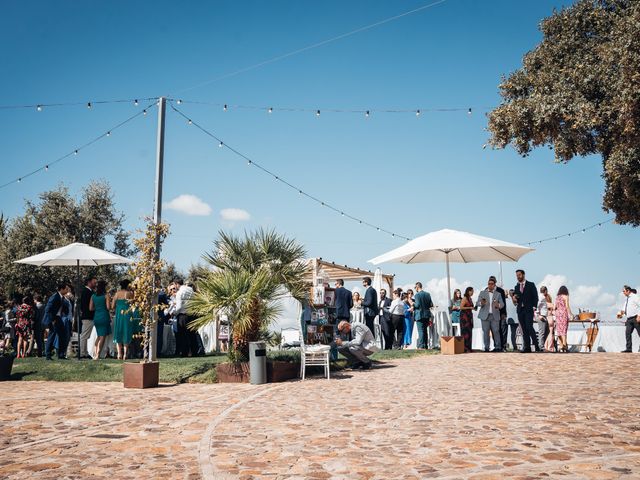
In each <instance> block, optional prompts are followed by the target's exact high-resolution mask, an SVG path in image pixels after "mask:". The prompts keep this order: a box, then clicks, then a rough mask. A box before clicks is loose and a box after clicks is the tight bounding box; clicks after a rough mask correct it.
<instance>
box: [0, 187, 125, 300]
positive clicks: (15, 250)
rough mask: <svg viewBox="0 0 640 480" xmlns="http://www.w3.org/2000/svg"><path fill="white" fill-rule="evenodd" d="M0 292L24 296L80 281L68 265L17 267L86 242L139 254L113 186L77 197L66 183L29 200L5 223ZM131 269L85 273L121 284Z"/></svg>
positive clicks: (88, 189) (121, 252)
mask: <svg viewBox="0 0 640 480" xmlns="http://www.w3.org/2000/svg"><path fill="white" fill-rule="evenodd" d="M1 223H2V228H0V234H1V235H2V239H1V241H0V290H1V291H2V293H3V294H5V295H13V294H14V293H16V292H18V293H20V292H26V291H31V292H34V293H35V292H37V293H41V294H45V295H46V294H49V293H51V292H54V291H55V287H56V283H57V282H58V281H60V280H65V279H66V280H69V279H71V278H74V276H75V274H74V271H73V270H72V269H70V268H66V267H53V268H45V267H34V266H31V265H22V264H16V263H13V262H14V261H15V260H18V259H20V258H24V257H28V256H31V255H35V254H38V253H42V252H44V251H47V250H51V249H53V248H58V247H63V246H65V245H68V244H69V243H71V242H83V243H87V244H89V245H91V246H93V247H97V248H102V249H106V250H110V251H112V252H114V253H117V254H118V255H122V256H125V257H129V256H131V255H132V254H133V251H132V249H131V247H130V243H129V233H128V232H127V231H126V230H125V229H124V214H122V213H120V212H118V211H117V210H116V207H115V204H114V201H113V195H112V193H111V187H110V186H109V184H108V183H106V182H101V181H96V182H91V183H89V184H88V185H87V186H86V187H85V188H84V189H83V190H82V192H81V194H80V198H79V199H76V198H74V197H73V196H72V195H71V194H70V193H69V189H68V188H67V187H65V186H64V185H60V186H59V187H57V188H56V189H54V190H50V191H47V192H43V193H41V194H40V196H39V199H38V201H36V202H33V201H30V200H26V201H25V212H24V214H23V215H22V216H19V217H15V218H13V219H11V220H9V221H8V222H6V223H5V222H4V220H3V221H2V222H1ZM125 268H126V267H122V266H117V265H113V266H111V265H110V266H103V267H96V268H93V269H89V268H86V267H83V270H82V274H83V275H98V276H100V277H101V278H104V279H105V280H107V281H108V282H109V283H110V285H112V286H113V285H115V282H116V281H117V280H118V279H119V276H120V275H121V274H122V273H123V272H124V269H125Z"/></svg>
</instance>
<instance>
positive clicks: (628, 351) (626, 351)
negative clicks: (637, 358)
mask: <svg viewBox="0 0 640 480" xmlns="http://www.w3.org/2000/svg"><path fill="white" fill-rule="evenodd" d="M620 353H633V352H632V351H631V350H622V351H621V352H620Z"/></svg>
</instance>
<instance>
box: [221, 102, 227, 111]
mask: <svg viewBox="0 0 640 480" xmlns="http://www.w3.org/2000/svg"><path fill="white" fill-rule="evenodd" d="M222 110H224V111H225V112H226V111H227V104H226V103H225V104H224V107H222Z"/></svg>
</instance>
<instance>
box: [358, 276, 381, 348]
mask: <svg viewBox="0 0 640 480" xmlns="http://www.w3.org/2000/svg"><path fill="white" fill-rule="evenodd" d="M362 286H363V287H364V288H366V290H365V292H364V299H363V300H362V306H363V307H364V323H365V324H366V325H367V327H369V330H371V332H372V333H373V334H374V337H375V330H374V329H373V324H374V321H375V319H376V317H377V316H378V313H379V309H380V307H379V306H378V292H376V290H375V288H373V287H372V286H371V279H370V278H369V277H364V278H363V279H362Z"/></svg>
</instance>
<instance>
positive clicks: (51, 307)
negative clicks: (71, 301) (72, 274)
mask: <svg viewBox="0 0 640 480" xmlns="http://www.w3.org/2000/svg"><path fill="white" fill-rule="evenodd" d="M68 292H69V285H68V284H67V283H64V282H63V283H59V284H58V288H57V292H56V293H54V294H53V295H51V296H50V297H49V300H48V301H47V306H46V307H45V309H44V319H43V326H44V327H45V328H48V329H49V336H48V337H47V344H46V345H45V347H44V356H45V357H46V359H47V360H51V348H52V347H53V344H54V343H55V341H56V339H58V346H59V348H58V358H59V359H60V360H63V359H65V358H66V353H67V352H66V351H65V350H66V349H63V348H60V346H64V345H65V341H64V339H65V338H66V335H67V332H66V330H65V326H64V324H63V321H62V317H63V316H65V315H67V314H68V313H69V312H68V308H69V307H68V303H67V302H66V301H65V298H64V297H65V295H66V294H67V293H68Z"/></svg>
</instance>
